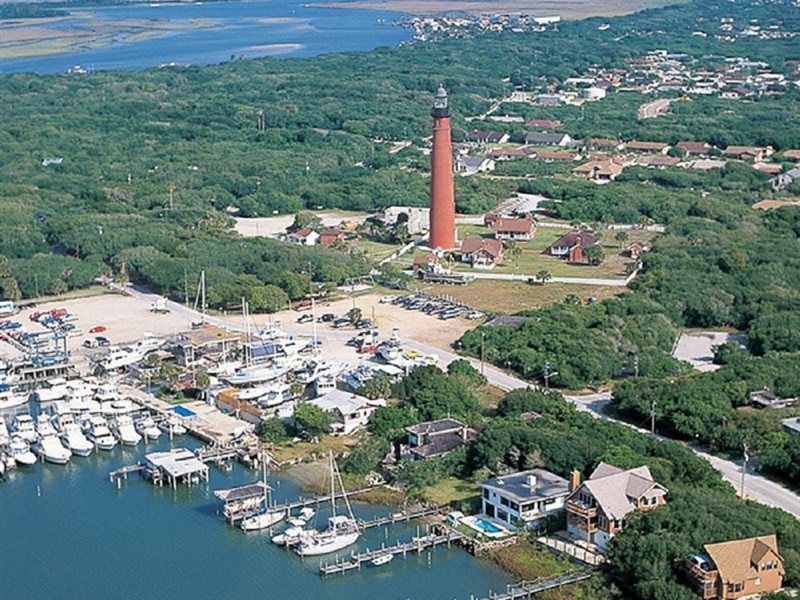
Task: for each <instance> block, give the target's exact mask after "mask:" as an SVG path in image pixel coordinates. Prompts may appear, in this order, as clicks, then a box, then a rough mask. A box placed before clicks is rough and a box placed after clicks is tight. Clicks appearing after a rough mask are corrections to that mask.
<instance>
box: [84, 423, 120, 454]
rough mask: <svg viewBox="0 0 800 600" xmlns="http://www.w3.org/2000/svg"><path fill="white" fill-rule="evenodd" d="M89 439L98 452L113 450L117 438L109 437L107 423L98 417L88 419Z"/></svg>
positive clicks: (109, 432)
mask: <svg viewBox="0 0 800 600" xmlns="http://www.w3.org/2000/svg"><path fill="white" fill-rule="evenodd" d="M89 439H90V440H91V441H92V442H93V443H94V445H95V446H97V447H98V448H100V450H106V451H109V450H113V449H114V448H116V446H117V438H115V437H114V436H113V435H111V430H110V429H109V428H108V422H107V421H106V420H105V419H104V418H103V417H101V416H100V415H94V416H92V417H90V418H89Z"/></svg>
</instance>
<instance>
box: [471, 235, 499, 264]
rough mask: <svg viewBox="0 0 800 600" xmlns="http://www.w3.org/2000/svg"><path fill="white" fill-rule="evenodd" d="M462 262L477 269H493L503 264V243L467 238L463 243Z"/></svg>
mask: <svg viewBox="0 0 800 600" xmlns="http://www.w3.org/2000/svg"><path fill="white" fill-rule="evenodd" d="M460 253H461V262H465V263H467V264H469V265H472V266H473V267H474V268H476V269H493V268H494V267H495V265H499V264H500V263H501V262H503V242H501V241H500V240H485V239H476V238H467V239H465V240H464V241H463V242H461V248H460Z"/></svg>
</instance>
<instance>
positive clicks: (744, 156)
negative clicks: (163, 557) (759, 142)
mask: <svg viewBox="0 0 800 600" xmlns="http://www.w3.org/2000/svg"><path fill="white" fill-rule="evenodd" d="M772 153H773V149H772V147H771V146H766V147H762V146H728V147H727V148H725V150H723V151H722V155H723V156H732V157H733V158H738V159H739V160H752V161H753V162H763V161H764V160H765V159H767V158H768V157H770V156H772Z"/></svg>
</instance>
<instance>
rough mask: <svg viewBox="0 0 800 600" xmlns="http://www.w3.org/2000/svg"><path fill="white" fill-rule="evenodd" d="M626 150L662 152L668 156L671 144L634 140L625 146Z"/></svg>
mask: <svg viewBox="0 0 800 600" xmlns="http://www.w3.org/2000/svg"><path fill="white" fill-rule="evenodd" d="M625 149H626V150H628V151H629V152H660V153H661V154H666V153H667V151H668V150H669V144H667V143H666V142H640V141H637V140H632V141H630V142H628V143H626V144H625Z"/></svg>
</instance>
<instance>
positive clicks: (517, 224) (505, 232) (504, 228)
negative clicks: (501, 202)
mask: <svg viewBox="0 0 800 600" xmlns="http://www.w3.org/2000/svg"><path fill="white" fill-rule="evenodd" d="M490 227H491V228H492V229H493V230H494V238H495V239H496V240H515V241H528V240H531V239H533V236H534V235H536V227H535V226H534V223H533V217H531V215H530V214H526V215H525V216H524V217H497V218H495V219H493V220H492V223H491V225H490Z"/></svg>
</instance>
